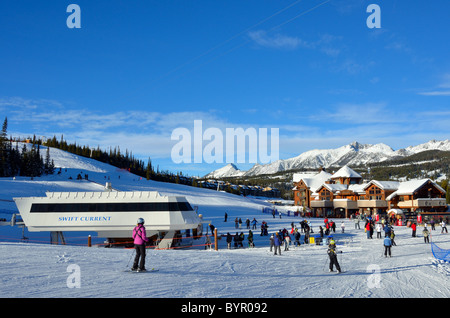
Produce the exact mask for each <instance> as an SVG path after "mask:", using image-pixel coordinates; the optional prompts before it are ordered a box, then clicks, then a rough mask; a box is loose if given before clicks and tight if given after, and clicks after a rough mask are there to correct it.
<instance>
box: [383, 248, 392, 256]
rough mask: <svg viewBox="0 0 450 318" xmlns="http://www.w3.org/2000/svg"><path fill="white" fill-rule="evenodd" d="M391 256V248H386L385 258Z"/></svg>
mask: <svg viewBox="0 0 450 318" xmlns="http://www.w3.org/2000/svg"><path fill="white" fill-rule="evenodd" d="M388 254H389V256H391V247H390V246H384V256H387V255H388Z"/></svg>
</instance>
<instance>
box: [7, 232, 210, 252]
mask: <svg viewBox="0 0 450 318" xmlns="http://www.w3.org/2000/svg"><path fill="white" fill-rule="evenodd" d="M202 237H210V243H204V244H189V245H181V246H174V245H176V244H172V246H171V247H169V248H158V244H159V243H160V242H161V241H164V240H173V241H174V242H175V243H177V241H179V242H180V243H182V241H183V240H186V239H192V240H195V239H200V238H202ZM91 239H92V240H94V239H96V240H98V239H104V240H106V239H105V238H100V237H98V236H91ZM0 241H5V242H11V241H12V242H27V243H38V244H52V245H56V244H60V245H71V246H86V247H87V246H89V243H88V237H87V236H78V237H77V236H69V237H64V242H58V243H52V242H50V241H49V239H48V237H45V238H44V237H33V238H17V237H8V236H2V235H0ZM77 241H85V243H76V242H77ZM152 243H155V244H154V245H149V246H147V248H153V249H155V250H168V249H182V248H192V247H202V246H204V247H208V246H212V245H213V244H214V235H198V236H189V237H182V238H170V239H165V238H162V239H156V240H152ZM92 245H95V246H105V247H106V246H109V247H113V246H121V245H123V246H125V247H124V248H127V247H126V246H127V245H133V240H132V239H131V238H130V239H129V240H127V239H125V240H120V241H117V242H103V243H98V242H97V243H92ZM128 248H134V247H128Z"/></svg>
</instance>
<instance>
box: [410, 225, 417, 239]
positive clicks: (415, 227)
mask: <svg viewBox="0 0 450 318" xmlns="http://www.w3.org/2000/svg"><path fill="white" fill-rule="evenodd" d="M411 230H412V237H416V230H417V225H416V223H415V222H414V223H413V224H411Z"/></svg>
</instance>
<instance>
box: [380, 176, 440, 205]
mask: <svg viewBox="0 0 450 318" xmlns="http://www.w3.org/2000/svg"><path fill="white" fill-rule="evenodd" d="M428 181H430V182H431V183H432V184H433V185H434V186H435V187H436V188H437V189H438V190H439V191H441V192H442V193H445V190H444V189H442V187H441V186H439V185H438V184H437V183H436V182H434V181H433V180H431V179H428V178H427V179H418V180H410V181H405V182H400V184H399V186H398V189H397V191H395V192H394V193H392V194H391V195H390V196H388V197H387V198H386V200H391V199H392V198H394V197H395V196H397V195H410V194H412V193H413V192H414V191H416V190H417V189H419V188H421V187H422V186H423V185H424V184H425V183H427V182H428Z"/></svg>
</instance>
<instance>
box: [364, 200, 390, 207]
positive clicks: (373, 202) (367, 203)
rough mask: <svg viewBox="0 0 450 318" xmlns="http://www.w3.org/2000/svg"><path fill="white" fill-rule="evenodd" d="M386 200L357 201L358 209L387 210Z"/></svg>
mask: <svg viewBox="0 0 450 318" xmlns="http://www.w3.org/2000/svg"><path fill="white" fill-rule="evenodd" d="M387 207H388V204H387V201H386V200H358V208H387Z"/></svg>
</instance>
